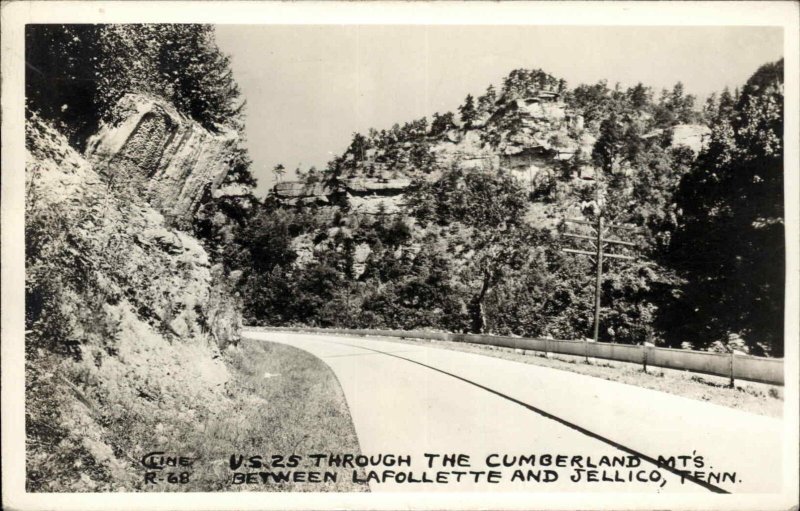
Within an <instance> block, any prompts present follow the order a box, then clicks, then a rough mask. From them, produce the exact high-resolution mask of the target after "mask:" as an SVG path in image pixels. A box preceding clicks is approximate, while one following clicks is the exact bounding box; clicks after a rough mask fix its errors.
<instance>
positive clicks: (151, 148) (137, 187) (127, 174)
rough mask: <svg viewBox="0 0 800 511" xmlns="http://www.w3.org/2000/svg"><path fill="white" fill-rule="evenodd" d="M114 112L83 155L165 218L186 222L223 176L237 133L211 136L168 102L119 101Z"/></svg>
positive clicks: (133, 97)
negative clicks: (113, 115)
mask: <svg viewBox="0 0 800 511" xmlns="http://www.w3.org/2000/svg"><path fill="white" fill-rule="evenodd" d="M115 113H116V115H115V121H113V122H109V123H105V124H103V125H102V126H101V128H100V130H99V132H98V133H97V134H96V135H94V136H92V137H91V138H90V139H89V141H88V143H87V148H86V157H87V158H88V159H89V160H90V161H91V162H92V164H93V165H94V167H95V168H96V169H98V170H99V171H100V172H101V173H103V174H106V175H108V177H109V179H111V180H113V181H117V182H120V181H126V182H129V183H131V184H132V185H133V186H132V188H134V190H133V192H134V193H136V192H138V194H141V195H143V196H145V197H147V199H148V200H149V202H150V203H151V204H152V205H153V206H154V207H155V208H156V209H158V210H159V211H160V212H162V213H163V214H164V215H166V216H167V217H168V218H170V219H175V220H178V221H182V220H187V219H188V218H189V217H190V216H191V215H192V214H193V213H194V212H195V211H196V210H197V207H198V205H199V204H200V201H201V200H202V199H203V197H205V196H208V195H209V194H213V192H214V191H215V190H216V189H217V187H218V186H219V185H220V183H222V180H223V179H224V178H225V175H226V173H227V172H228V169H229V168H230V165H229V161H230V158H231V156H232V151H233V149H234V145H235V142H236V138H237V135H236V133H235V132H233V131H230V130H227V129H224V128H221V127H220V128H219V132H218V133H212V132H210V131H208V130H206V129H204V128H203V127H201V126H200V125H199V124H198V123H197V122H195V121H193V120H191V119H188V118H186V117H185V116H183V115H181V114H179V113H178V112H177V110H175V109H174V108H173V107H172V106H171V105H169V104H168V103H165V102H163V101H160V100H156V99H152V98H149V97H146V96H141V95H136V94H129V95H127V96H125V97H123V98H122V100H121V101H120V103H119V104H118V105H117V109H116V112H115Z"/></svg>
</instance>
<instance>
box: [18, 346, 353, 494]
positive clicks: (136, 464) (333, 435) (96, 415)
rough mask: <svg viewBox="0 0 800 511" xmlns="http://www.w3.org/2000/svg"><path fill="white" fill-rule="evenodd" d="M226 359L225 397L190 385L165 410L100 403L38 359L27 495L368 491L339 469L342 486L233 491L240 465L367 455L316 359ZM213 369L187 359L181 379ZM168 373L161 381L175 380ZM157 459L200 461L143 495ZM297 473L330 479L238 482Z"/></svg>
mask: <svg viewBox="0 0 800 511" xmlns="http://www.w3.org/2000/svg"><path fill="white" fill-rule="evenodd" d="M202 353H205V352H201V354H202ZM223 359H224V363H225V365H226V366H227V372H228V373H229V378H228V379H227V381H226V383H225V384H224V389H223V390H221V391H219V392H209V391H208V390H207V389H206V390H204V391H202V392H200V393H199V394H198V393H197V392H192V391H193V390H196V389H204V387H203V385H202V384H203V383H205V382H201V381H191V380H188V379H185V378H184V379H183V380H180V385H179V386H178V387H176V388H172V389H171V391H170V392H169V396H168V397H169V400H168V401H165V400H166V399H167V397H165V396H162V397H159V398H158V399H156V398H155V397H154V396H152V395H148V396H144V395H141V396H138V397H136V396H135V395H134V396H131V395H130V394H126V393H124V392H123V391H117V393H116V394H114V396H115V400H114V401H113V402H109V401H104V400H103V399H102V398H99V397H98V395H107V394H93V393H84V391H82V390H80V389H79V388H78V387H77V386H76V385H74V384H71V383H69V381H68V380H69V378H62V377H59V376H57V375H61V374H64V375H68V376H70V377H71V378H72V379H73V380H76V377H75V366H73V365H71V362H69V361H66V360H63V359H61V358H60V357H56V356H50V355H47V354H44V355H41V356H39V357H37V358H36V359H35V363H33V364H29V366H28V369H27V371H26V384H27V389H26V396H27V399H26V401H27V403H26V404H27V409H26V411H27V413H26V420H27V441H26V443H27V467H26V476H27V477H26V479H27V484H26V487H27V491H29V492H43V491H44V492H63V491H72V492H87V491H90V492H107V491H154V492H176V491H178V492H184V491H194V492H210V491H262V492H265V491H294V492H303V491H315V492H326V491H350V492H361V491H369V488H368V486H367V485H366V484H356V483H353V482H352V474H351V470H352V469H342V471H341V472H340V473H338V474H337V475H338V477H337V480H336V481H335V482H330V481H329V482H327V483H321V482H315V483H310V482H293V481H290V482H280V483H276V482H274V481H270V482H269V483H267V484H262V483H261V482H259V484H240V485H234V484H232V479H233V474H234V471H233V470H232V469H231V468H230V459H231V456H234V455H235V456H238V455H242V456H244V457H245V458H249V457H250V456H261V457H262V458H263V460H264V461H265V462H267V463H269V462H271V461H272V456H273V455H282V456H284V457H288V456H290V455H292V454H298V455H301V456H303V458H304V460H305V459H308V458H307V456H306V455H307V454H311V453H341V454H344V453H352V454H354V455H358V454H360V449H359V445H358V439H357V436H356V432H355V428H354V426H353V423H352V419H351V417H350V412H349V409H348V407H347V402H346V401H345V398H344V394H343V392H342V390H341V387H340V385H339V382H338V381H337V379H336V377H335V375H334V374H333V372H332V371H331V370H330V368H329V367H328V366H327V365H326V364H325V363H324V362H322V361H321V360H319V359H318V358H316V357H314V356H313V355H311V354H310V353H307V352H304V351H302V350H299V349H296V348H293V347H291V346H285V345H281V344H274V343H266V342H261V341H248V340H243V341H241V342H240V343H239V344H238V345H237V346H230V347H228V349H226V350H225V352H224V354H223ZM208 362H209V361H207V360H205V359H204V358H203V357H202V356H196V357H194V358H191V357H187V358H185V359H184V360H183V361H182V363H183V365H184V366H185V368H186V370H185V371H182V372H183V373H185V374H184V376H186V375H191V374H193V373H191V372H189V371H188V369H189V368H191V367H193V366H198V365H202V364H204V363H208ZM164 366H165V365H162V367H164ZM125 367H128V366H125ZM170 367H171V369H170V371H172V372H171V373H170V372H167V373H166V374H167V376H164V378H165V380H164V381H166V380H168V379H170V378H176V377H177V376H178V375H177V374H176V373H177V372H178V371H177V370H176V369H175V367H174V366H170ZM112 380H113V381H112V383H113V384H119V385H121V386H122V387H123V390H124V389H128V387H132V388H133V387H135V386H136V382H137V381H139V380H137V379H136V376H131V375H126V376H123V375H120V376H119V377H118V378H113V379H112ZM192 387H194V389H192ZM181 389H183V390H181ZM150 392H152V391H150ZM156 401H158V402H160V404H159V406H155V404H157V403H156ZM162 401H163V402H162ZM153 451H163V452H165V453H166V454H167V455H171V456H185V457H189V458H192V459H194V460H195V461H194V462H193V464H192V466H191V467H190V468H188V469H185V468H178V469H173V468H167V469H164V470H162V471H151V472H157V479H161V478H163V479H167V478H168V477H169V476H168V474H172V478H173V482H170V481H169V480H168V479H167V480H164V481H157V482H156V484H152V483H145V474H146V473H147V472H148V470H147V469H145V468H144V467H143V466H142V464H141V461H140V460H141V459H142V457H143V456H144V455H145V454H146V453H149V452H153ZM289 470H291V471H293V472H298V471H304V472H308V471H316V472H319V471H321V470H323V469H318V468H315V467H311V465H310V463H300V465H299V466H298V467H296V468H279V467H277V466H276V467H275V468H269V465H265V466H264V467H263V468H252V469H251V468H245V467H242V468H239V469H238V472H250V473H257V472H278V471H289ZM324 470H328V471H335V470H334V469H327V468H326V469H324ZM183 472H188V474H189V475H188V478H187V479H188V480H187V481H186V482H185V483H184V484H178V482H177V481H174V478H176V477H179V476H180V474H181V473H183ZM256 477H257V476H256ZM362 479H363V478H362Z"/></svg>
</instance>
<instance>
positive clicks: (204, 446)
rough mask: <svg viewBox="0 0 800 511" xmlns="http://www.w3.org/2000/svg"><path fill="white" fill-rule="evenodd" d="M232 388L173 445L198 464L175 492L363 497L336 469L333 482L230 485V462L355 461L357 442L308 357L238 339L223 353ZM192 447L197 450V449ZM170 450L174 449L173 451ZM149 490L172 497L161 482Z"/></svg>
mask: <svg viewBox="0 0 800 511" xmlns="http://www.w3.org/2000/svg"><path fill="white" fill-rule="evenodd" d="M226 358H227V362H228V364H229V366H230V368H231V373H232V374H233V381H232V382H229V385H228V387H227V389H226V391H227V394H228V395H229V397H231V398H232V406H231V407H230V408H229V409H228V410H227V413H225V415H221V416H217V417H213V418H210V419H209V420H207V421H206V423H205V424H202V425H201V427H200V428H199V429H198V430H197V431H196V432H195V434H194V435H190V436H189V437H187V438H186V439H184V440H183V441H182V442H181V443H183V444H184V445H187V446H188V447H190V448H191V449H192V450H193V451H194V452H196V456H197V457H198V458H199V460H200V461H198V462H196V463H195V465H196V467H195V469H194V470H193V473H192V474H191V483H189V484H188V485H185V486H181V487H180V488H179V489H180V490H183V491H248V490H249V491H294V492H298V491H299V492H302V491H368V487H367V486H366V485H364V484H356V483H353V482H352V481H351V474H350V472H349V471H348V470H346V469H345V470H343V471H341V473H339V474H338V480H337V482H336V483H331V482H328V483H307V482H305V483H304V482H288V483H270V484H260V483H259V484H241V485H232V484H231V479H232V473H233V472H232V470H231V469H230V467H229V459H230V457H231V456H232V455H239V454H241V455H243V456H244V457H245V458H247V457H249V456H255V455H260V456H262V458H263V459H264V460H265V461H268V460H270V459H271V457H272V456H273V455H283V456H285V457H288V456H289V455H292V454H298V455H301V456H303V459H304V460H306V459H307V457H306V456H305V455H306V454H310V453H328V452H334V453H353V454H360V449H359V445H358V439H357V437H356V432H355V429H354V427H353V423H352V420H351V418H350V412H349V410H348V407H347V402H346V401H345V398H344V394H343V393H342V390H341V387H340V385H339V382H338V381H337V380H336V377H335V375H334V374H333V372H332V371H331V370H330V368H329V367H328V366H327V365H326V364H325V363H324V362H322V361H321V360H319V359H318V358H316V357H314V356H313V355H311V354H310V353H307V352H305V351H302V350H299V349H297V348H293V347H291V346H286V345H282V344H274V343H266V342H261V341H252V340H242V341H241V342H240V343H239V345H238V346H232V347H230V348H229V349H228V350H227V351H226ZM198 446H199V450H198V449H197V447H198ZM173 450H178V451H179V448H178V447H176V448H174V449H173ZM271 470H274V471H287V470H293V471H313V470H317V471H319V470H321V469H318V468H314V467H312V466H311V465H310V464H308V463H305V461H303V462H301V464H300V466H298V467H296V468H293V469H290V468H278V467H275V468H274V469H271V468H267V467H265V468H260V469H246V468H240V469H239V471H242V472H262V471H271ZM146 489H148V490H151V491H170V490H172V491H174V490H175V489H176V488H175V487H174V485H171V484H169V483H164V484H159V485H150V487H149V488H146Z"/></svg>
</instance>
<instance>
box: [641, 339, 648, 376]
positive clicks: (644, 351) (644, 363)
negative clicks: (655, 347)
mask: <svg viewBox="0 0 800 511" xmlns="http://www.w3.org/2000/svg"><path fill="white" fill-rule="evenodd" d="M642 370H643V371H644V372H647V344H645V343H642Z"/></svg>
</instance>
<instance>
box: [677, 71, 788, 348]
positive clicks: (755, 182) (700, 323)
mask: <svg viewBox="0 0 800 511" xmlns="http://www.w3.org/2000/svg"><path fill="white" fill-rule="evenodd" d="M726 103H727V100H726ZM717 118H718V122H717V123H716V124H715V125H714V127H713V131H712V135H711V141H710V143H709V146H708V149H707V150H705V151H704V152H703V153H702V154H701V155H700V157H699V158H698V160H697V163H696V164H695V165H694V166H693V168H692V170H691V172H689V173H688V174H686V175H685V176H684V178H683V180H682V181H681V183H680V187H679V189H678V197H677V204H678V208H679V211H680V215H679V219H678V228H677V230H676V232H675V235H674V238H673V242H672V243H671V245H670V250H671V251H670V257H671V260H672V262H673V263H674V264H675V266H676V267H677V268H679V269H680V270H681V271H683V272H685V273H686V275H687V277H688V281H689V282H691V285H686V286H684V288H683V289H682V293H683V297H682V306H683V307H682V311H683V312H684V314H683V317H684V321H683V322H682V325H683V327H684V328H683V331H684V332H685V335H686V336H687V337H690V338H694V339H703V341H702V344H704V345H705V344H708V343H710V342H712V341H714V340H726V339H727V338H728V336H729V335H730V334H738V335H740V336H741V337H742V338H744V339H745V341H746V342H747V345H748V346H749V347H750V348H751V349H752V350H754V351H755V352H756V353H759V354H768V355H774V356H781V355H782V354H783V282H784V251H783V247H784V221H783V200H782V197H783V139H782V133H783V62H782V61H780V62H777V63H774V64H767V65H765V66H762V67H761V68H760V69H759V70H758V71H757V72H756V73H755V74H754V75H753V76H752V77H751V78H750V79H749V80H748V82H747V83H746V84H745V86H744V89H743V90H742V94H741V97H740V98H739V99H738V101H737V102H736V104H735V106H733V108H732V109H730V110H729V107H728V105H727V104H726V105H725V106H721V107H720V109H719V112H718V114H717Z"/></svg>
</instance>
